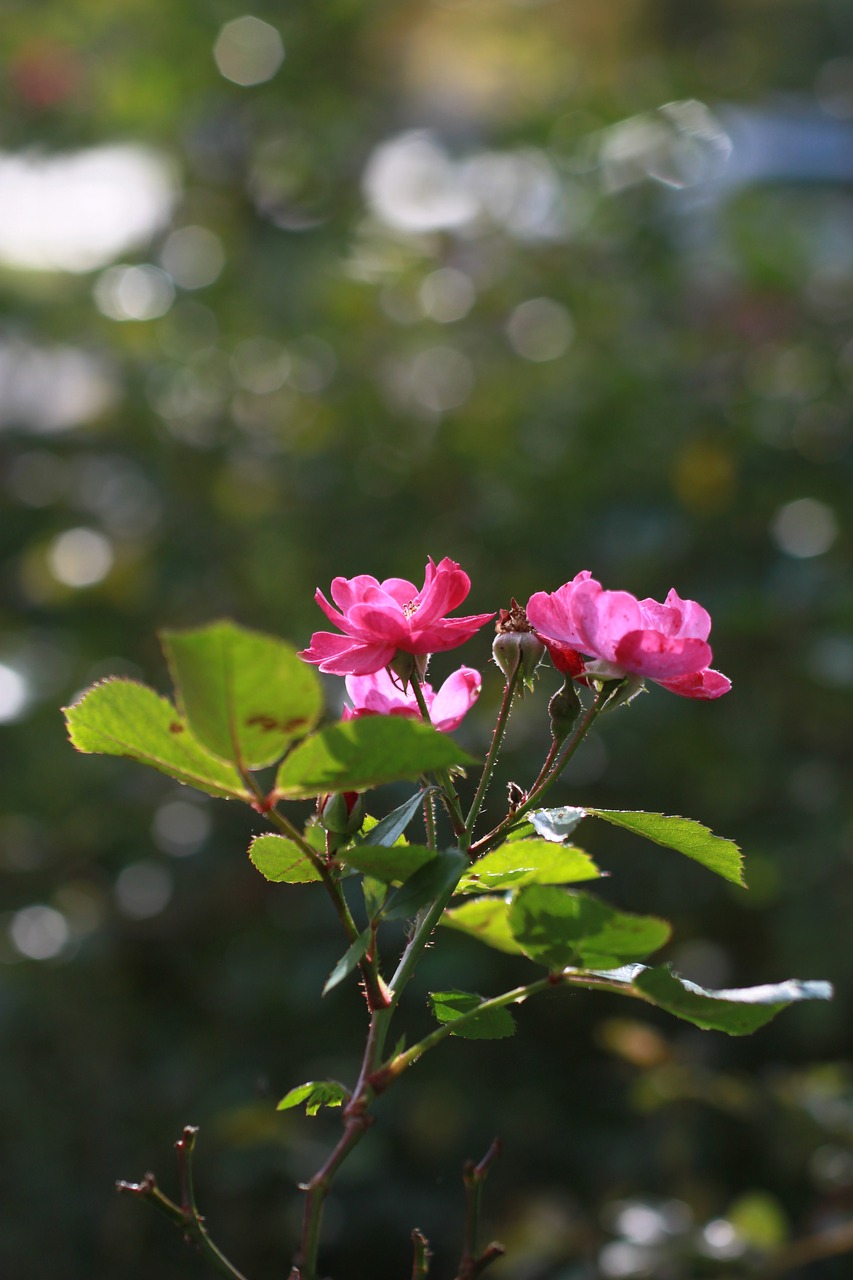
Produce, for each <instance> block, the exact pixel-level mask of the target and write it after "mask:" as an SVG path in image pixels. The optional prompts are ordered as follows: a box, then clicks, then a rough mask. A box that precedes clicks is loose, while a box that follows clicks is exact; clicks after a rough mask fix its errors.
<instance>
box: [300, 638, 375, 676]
mask: <svg viewBox="0 0 853 1280" xmlns="http://www.w3.org/2000/svg"><path fill="white" fill-rule="evenodd" d="M396 652H397V650H396V648H395V646H394V645H385V644H364V643H362V642H361V641H358V640H353V639H352V637H351V636H336V635H333V634H332V632H330V631H315V632H314V634H313V636H312V637H311V644H310V645H309V647H308V648H307V649H303V650H302V651H301V652H300V653H299V657H300V658H302V660H303V662H310V663H312V664H313V665H314V666H317V667H319V668H320V670H321V671H327V672H329V673H330V674H331V675H333V676H348V675H369V674H370V673H371V672H372V671H379V670H381V668H382V667H387V666H388V663H389V662H391V661H392V659H393V657H394V654H395V653H396Z"/></svg>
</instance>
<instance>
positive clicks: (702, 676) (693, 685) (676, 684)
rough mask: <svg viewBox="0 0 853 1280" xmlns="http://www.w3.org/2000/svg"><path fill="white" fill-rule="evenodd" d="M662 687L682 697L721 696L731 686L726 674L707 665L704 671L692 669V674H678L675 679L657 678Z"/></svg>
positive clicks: (709, 697)
mask: <svg viewBox="0 0 853 1280" xmlns="http://www.w3.org/2000/svg"><path fill="white" fill-rule="evenodd" d="M658 684H659V685H660V686H661V688H662V689H668V690H669V691H670V693H678V694H680V695H681V697H682V698H703V699H705V700H709V699H711V698H721V697H722V696H723V694H724V693H728V691H729V690H730V689H731V687H732V682H731V680H729V678H728V676H724V675H723V673H722V671H714V670H713V668H711V667H709V668H707V669H706V670H705V671H694V672H693V674H692V675H689V676H680V677H679V678H678V679H677V680H659V681H658Z"/></svg>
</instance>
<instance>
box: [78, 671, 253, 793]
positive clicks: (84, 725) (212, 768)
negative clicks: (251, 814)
mask: <svg viewBox="0 0 853 1280" xmlns="http://www.w3.org/2000/svg"><path fill="white" fill-rule="evenodd" d="M65 720H66V723H67V725H68V735H69V737H70V739H71V742H72V743H73V745H74V746H75V747H76V748H77V750H78V751H85V752H100V753H101V754H103V755H108V756H128V757H129V758H130V759H131V760H138V761H139V762H140V763H141V764H147V765H151V767H152V768H154V769H159V770H160V772H161V773H167V774H168V775H169V777H170V778H177V780H178V782H185V783H187V784H188V785H189V786H192V787H197V788H198V789H199V791H206V792H207V793H208V795H211V796H225V797H228V798H237V799H240V800H248V799H249V794H248V792H247V791H246V788H245V787H244V785H243V782H242V779H241V778H240V776H239V774H238V773H237V771H236V769H234V768H233V767H232V766H231V765H230V764H225V763H224V762H223V761H222V760H218V759H217V758H216V757H215V756H212V755H211V754H210V753H209V752H208V751H206V750H205V748H204V747H203V746H201V744H200V743H199V742H198V741H197V740H196V739H195V738H194V737H193V734H192V733H191V731H190V729H189V726H188V725H187V722H186V720H185V719H184V718H183V716H181V715H179V714H178V712H177V711H176V710H175V708H174V707H173V706H172V704H171V702H168V701H167V700H166V699H165V698H161V697H160V695H159V694H157V693H155V692H154V690H153V689H149V688H148V686H147V685H144V684H137V683H136V681H134V680H124V679H111V680H104V681H103V682H101V683H100V684H96V685H94V686H93V687H92V688H91V689H89V690H87V691H86V693H84V694H83V696H82V698H80V699H79V701H77V702H75V703H74V705H73V706H71V707H66V708H65Z"/></svg>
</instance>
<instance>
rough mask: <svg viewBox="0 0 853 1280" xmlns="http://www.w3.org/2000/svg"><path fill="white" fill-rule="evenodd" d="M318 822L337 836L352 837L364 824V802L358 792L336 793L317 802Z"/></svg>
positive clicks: (322, 797)
mask: <svg viewBox="0 0 853 1280" xmlns="http://www.w3.org/2000/svg"><path fill="white" fill-rule="evenodd" d="M317 821H318V822H319V824H320V826H321V827H322V828H323V829H324V830H325V831H328V832H330V833H331V834H332V835H336V836H352V835H355V833H356V831H358V830H359V829H360V828H361V824H362V823H363V822H364V801H363V800H362V798H361V796H360V795H359V793H358V792H357V791H335V792H333V793H332V794H331V795H328V796H321V797H320V799H319V800H318V801H317Z"/></svg>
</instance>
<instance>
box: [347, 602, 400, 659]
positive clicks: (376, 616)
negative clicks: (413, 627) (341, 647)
mask: <svg viewBox="0 0 853 1280" xmlns="http://www.w3.org/2000/svg"><path fill="white" fill-rule="evenodd" d="M346 630H347V631H349V632H350V634H355V635H358V637H359V639H362V640H366V641H368V643H372V644H376V643H377V642H383V643H385V644H393V645H394V647H395V648H399V647H400V646H401V645H402V644H404V642H405V641H406V639H407V638H408V634H409V628H408V627H407V626H406V620H405V618H404V617H403V615H402V613H401V612H400V609H399V607H398V606H397V604H396V603H394V604H393V605H391V606H385V605H378V604H354V605H353V607H352V608H351V609H350V611H349V612H348V614H347V619H346Z"/></svg>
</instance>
